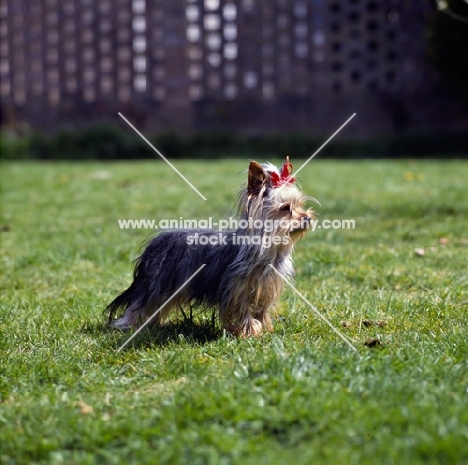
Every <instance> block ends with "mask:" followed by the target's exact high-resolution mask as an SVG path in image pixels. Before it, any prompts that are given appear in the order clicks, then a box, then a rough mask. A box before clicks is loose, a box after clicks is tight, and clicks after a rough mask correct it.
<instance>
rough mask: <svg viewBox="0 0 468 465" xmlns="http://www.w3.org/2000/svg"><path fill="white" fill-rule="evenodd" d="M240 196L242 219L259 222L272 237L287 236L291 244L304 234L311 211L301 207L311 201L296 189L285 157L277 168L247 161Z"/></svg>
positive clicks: (289, 164)
mask: <svg viewBox="0 0 468 465" xmlns="http://www.w3.org/2000/svg"><path fill="white" fill-rule="evenodd" d="M244 197H245V202H246V210H245V213H244V216H245V214H246V216H247V217H250V218H254V219H261V220H262V221H263V222H264V223H265V225H264V226H267V228H266V230H268V227H269V228H270V231H271V234H272V235H277V236H280V237H284V236H288V237H289V238H290V239H291V241H292V242H295V241H296V240H298V239H299V238H301V237H302V236H303V235H304V234H305V233H306V232H307V231H308V229H309V228H310V225H311V221H312V220H313V219H314V214H313V211H312V209H310V208H308V209H306V208H305V204H306V202H307V201H309V200H314V199H312V198H311V197H307V196H305V195H304V194H303V193H302V192H301V191H300V189H299V188H298V187H297V184H296V179H295V178H293V177H292V165H291V163H290V162H289V157H287V158H286V161H285V162H284V163H283V165H282V167H281V168H280V169H278V168H277V167H276V166H274V165H273V164H271V163H265V164H263V165H262V164H260V163H257V162H256V161H252V162H250V165H249V172H248V182H247V189H246V192H245V194H244ZM272 227H273V228H274V230H272V229H271V228H272Z"/></svg>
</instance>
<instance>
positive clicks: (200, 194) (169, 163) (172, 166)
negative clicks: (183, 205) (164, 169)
mask: <svg viewBox="0 0 468 465" xmlns="http://www.w3.org/2000/svg"><path fill="white" fill-rule="evenodd" d="M118 114H119V116H120V117H121V118H122V119H123V120H124V121H125V122H126V123H127V124H128V125H129V126H130V127H131V128H132V129H133V130H134V131H135V132H136V133H137V134H138V135H139V136H140V137H141V138H142V139H143V140H144V141H145V142H146V143H147V144H148V145H149V146H150V147H151V148H152V149H153V150H154V151H155V152H156V153H157V154H158V155H159V156H160V157H161V158H162V159H163V160H164V161H165V162H166V163H167V164H168V165H169V166H170V167H171V168H172V169H173V170H174V171H175V172H176V173H177V174H178V175H179V176H180V177H181V178H182V179H183V180H184V181H185V182H186V183H187V184H188V185H189V186H190V187H191V188H192V189H193V190H194V191H195V192H196V193H197V194H198V195H199V196H200V197H201V198H202V199H203V200H206V197H205V196H204V195H203V194H202V193H201V192H200V191H199V190H198V189H197V188H196V187H195V186H194V185H193V184H192V183H191V182H190V181H189V180H188V179H187V178H186V177H185V176H184V175H183V174H182V173H181V172H180V171H179V170H178V169H177V168H176V167H175V166H174V165H173V164H172V163H171V162H170V161H169V160H168V159H167V158H166V157H165V156H164V155H163V154H162V153H161V152H160V151H159V150H158V149H157V148H156V147H155V146H154V145H153V144H152V143H151V142H150V141H149V140H148V139H147V138H146V137H145V136H144V135H143V134H142V133H141V132H140V131H139V130H138V129H137V128H136V127H135V126H133V124H132V123H130V121H128V119H127V118H125V116H124V115H122V113H120V112H119V113H118Z"/></svg>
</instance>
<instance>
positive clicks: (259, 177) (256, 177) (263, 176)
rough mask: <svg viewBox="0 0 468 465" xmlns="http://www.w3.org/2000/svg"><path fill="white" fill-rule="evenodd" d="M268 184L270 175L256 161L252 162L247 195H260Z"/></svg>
mask: <svg viewBox="0 0 468 465" xmlns="http://www.w3.org/2000/svg"><path fill="white" fill-rule="evenodd" d="M267 182H268V174H267V173H265V171H264V170H263V166H262V165H261V164H260V163H257V162H256V161H251V162H250V165H249V181H248V183H247V194H248V195H249V197H250V196H252V195H258V194H259V192H260V191H261V189H262V188H263V186H264V185H265V184H266V183H267Z"/></svg>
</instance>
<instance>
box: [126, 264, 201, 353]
mask: <svg viewBox="0 0 468 465" xmlns="http://www.w3.org/2000/svg"><path fill="white" fill-rule="evenodd" d="M204 266H206V263H203V265H202V266H201V267H200V268H198V270H197V271H195V273H193V275H192V276H190V278H189V279H187V281H185V283H184V284H182V286H180V287H179V289H177V291H175V292H174V294H172V295H171V296H170V297H169V298H168V299H167V300H166V301H165V302H164V303H163V304H162V305H161V306H160V307H159V308H158V309H157V310H156V311H155V312H154V313H153V314H152V315H151V316H150V317H149V318H148V319H147V320H146V321H145V322H144V323H143V324H142V325H141V326H140V327H139V328H138V329H137V330H136V331H135V332H134V333H133V334H132V335H131V337H129V338H128V339H127V340H126V341H125V342H124V343H123V344H122V345H121V346H120V347H119V349H118V350H117V352H120V351H121V350H122V349H123V348H124V347H125V346H126V345H127V344H128V343H129V342H130V341H131V340H132V339H133V338H134V337H135V336H136V335H137V334H138V333H139V332H140V331H141V330H142V329H143V328H144V327H145V326H146V325H147V324H148V323H149V322H150V321H151V320H152V319H153V318H154V317H155V316H156V315H157V314H158V313H159V312H160V311H161V310H162V309H163V308H164V307H165V306H166V305H167V304H168V303H169V302H170V301H171V300H172V298H173V297H175V296H176V295H177V294H178V293H179V292H180V291H181V290H182V289H183V288H184V287H185V286H186V285H187V284H188V283H189V282H190V281H191V280H192V279H193V278H194V277H195V276H196V275H197V274H198V273H199V272H200V271H201V269H202V268H203V267H204Z"/></svg>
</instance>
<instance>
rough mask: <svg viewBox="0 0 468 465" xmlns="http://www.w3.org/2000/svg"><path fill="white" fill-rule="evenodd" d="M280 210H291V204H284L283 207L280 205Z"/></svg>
mask: <svg viewBox="0 0 468 465" xmlns="http://www.w3.org/2000/svg"><path fill="white" fill-rule="evenodd" d="M280 211H282V212H291V205H283V206H282V207H280Z"/></svg>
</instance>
